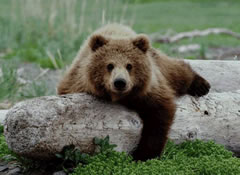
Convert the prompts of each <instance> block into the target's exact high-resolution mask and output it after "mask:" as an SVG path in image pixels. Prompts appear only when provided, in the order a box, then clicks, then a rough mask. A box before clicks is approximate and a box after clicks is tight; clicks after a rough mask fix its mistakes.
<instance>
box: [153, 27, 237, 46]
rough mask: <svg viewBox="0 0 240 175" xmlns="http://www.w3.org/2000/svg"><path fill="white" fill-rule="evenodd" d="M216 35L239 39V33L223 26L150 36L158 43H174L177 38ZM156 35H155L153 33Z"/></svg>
mask: <svg viewBox="0 0 240 175" xmlns="http://www.w3.org/2000/svg"><path fill="white" fill-rule="evenodd" d="M211 34H214V35H218V34H225V35H230V36H232V37H235V38H237V39H240V34H239V33H236V32H233V31H231V30H229V29H225V28H209V29H206V30H202V31H201V30H194V31H191V32H182V33H178V34H176V35H174V36H166V35H165V36H160V37H155V38H153V37H152V40H153V41H154V42H158V43H174V42H178V41H179V40H182V39H185V38H194V37H202V36H207V35H211ZM155 36H156V35H155Z"/></svg>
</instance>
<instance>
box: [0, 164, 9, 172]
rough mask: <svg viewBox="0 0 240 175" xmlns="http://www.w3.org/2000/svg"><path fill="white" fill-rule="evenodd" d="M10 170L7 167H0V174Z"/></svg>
mask: <svg viewBox="0 0 240 175" xmlns="http://www.w3.org/2000/svg"><path fill="white" fill-rule="evenodd" d="M7 169H8V166H7V165H0V172H3V171H6V170H7Z"/></svg>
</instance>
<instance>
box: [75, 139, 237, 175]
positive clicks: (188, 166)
mask: <svg viewBox="0 0 240 175" xmlns="http://www.w3.org/2000/svg"><path fill="white" fill-rule="evenodd" d="M89 174H91V175H100V174H101V175H149V174H151V175H161V174H164V175H171V174H172V175H175V174H178V175H212V174H219V175H231V174H232V175H235V174H240V160H239V159H238V158H235V157H233V156H232V152H230V151H227V150H226V149H225V148H224V147H223V146H221V145H218V144H215V143H214V142H203V141H199V140H197V141H193V142H190V141H187V142H184V143H182V144H180V145H175V144H173V143H172V142H169V143H168V144H167V146H166V149H165V152H164V154H163V156H162V157H161V158H160V159H152V160H148V161H146V162H141V161H139V162H135V161H133V160H132V158H131V157H130V156H128V155H127V154H126V153H119V152H115V151H110V152H104V153H100V154H98V155H96V156H94V157H91V158H90V159H89V160H88V164H87V165H82V164H80V165H79V166H78V167H77V168H76V169H75V171H74V173H73V174H72V175H89Z"/></svg>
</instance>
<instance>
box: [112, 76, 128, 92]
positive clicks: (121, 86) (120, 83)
mask: <svg viewBox="0 0 240 175" xmlns="http://www.w3.org/2000/svg"><path fill="white" fill-rule="evenodd" d="M126 85H127V82H126V80H125V79H123V78H117V79H116V80H114V87H115V89H117V90H118V91H123V90H125V88H126Z"/></svg>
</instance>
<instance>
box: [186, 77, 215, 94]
mask: <svg viewBox="0 0 240 175" xmlns="http://www.w3.org/2000/svg"><path fill="white" fill-rule="evenodd" d="M210 87H211V86H210V84H209V83H208V81H207V80H205V79H204V78H202V77H201V76H200V75H198V74H197V73H196V75H195V76H194V79H193V81H192V83H191V85H190V87H189V88H188V91H187V93H188V94H189V95H191V96H198V97H201V96H204V95H206V94H207V93H208V92H209V89H210Z"/></svg>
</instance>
